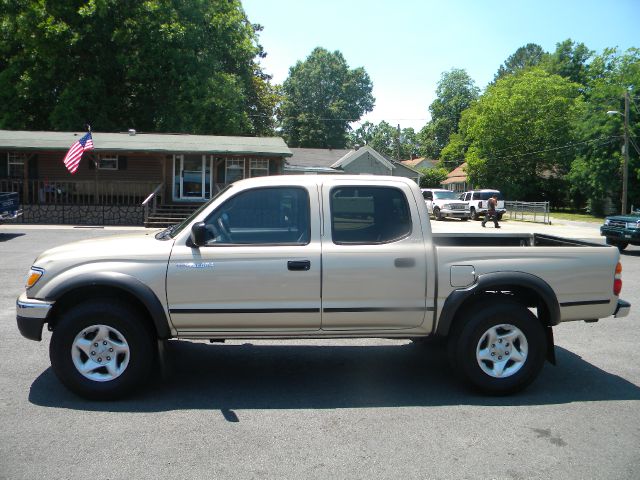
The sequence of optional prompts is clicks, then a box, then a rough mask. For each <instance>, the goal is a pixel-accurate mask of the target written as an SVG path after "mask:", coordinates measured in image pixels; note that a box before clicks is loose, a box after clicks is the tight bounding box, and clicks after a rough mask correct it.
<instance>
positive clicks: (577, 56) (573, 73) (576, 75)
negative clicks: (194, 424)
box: [540, 39, 594, 85]
mask: <svg viewBox="0 0 640 480" xmlns="http://www.w3.org/2000/svg"><path fill="white" fill-rule="evenodd" d="M593 55H594V52H593V50H589V49H588V48H587V46H586V45H585V44H584V43H576V42H573V41H572V40H571V39H567V40H565V41H563V42H560V43H558V44H557V45H556V50H555V51H554V52H553V53H551V54H549V55H545V56H544V58H543V59H542V61H541V62H540V66H541V67H542V68H544V69H545V70H546V71H547V72H549V73H555V74H556V75H560V76H561V77H564V78H567V79H569V80H571V81H572V82H575V83H578V84H580V85H585V84H586V83H587V75H588V69H589V59H590V58H591V57H593Z"/></svg>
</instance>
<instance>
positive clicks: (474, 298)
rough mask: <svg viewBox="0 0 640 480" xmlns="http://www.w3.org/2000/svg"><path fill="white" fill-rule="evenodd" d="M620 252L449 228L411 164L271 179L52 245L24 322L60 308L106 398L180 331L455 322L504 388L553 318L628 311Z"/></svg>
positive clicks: (57, 365)
mask: <svg viewBox="0 0 640 480" xmlns="http://www.w3.org/2000/svg"><path fill="white" fill-rule="evenodd" d="M619 257H620V253H619V252H618V250H616V249H615V248H611V247H607V246H606V245H601V244H593V243H586V242H581V241H576V240H569V239H563V238H559V237H552V236H547V235H540V234H483V233H480V232H478V233H476V234H468V233H465V234H439V235H434V234H433V233H432V232H431V226H430V222H429V221H428V215H427V208H426V204H425V202H424V200H423V197H422V193H421V191H420V189H419V188H418V186H417V185H416V184H415V183H414V182H413V181H411V180H409V179H406V178H403V177H380V176H360V175H358V176H332V175H327V176H322V175H317V176H316V175H313V176H311V175H310V176H289V175H277V176H268V177H258V178H251V179H247V180H241V181H238V182H236V183H233V184H231V185H229V186H228V187H227V188H226V189H225V190H223V191H222V192H220V193H219V194H218V195H217V196H216V197H214V198H213V199H211V200H210V201H209V202H208V203H206V204H204V205H203V206H202V207H201V208H200V209H199V210H198V211H196V212H195V213H194V214H193V215H192V216H191V217H189V218H188V219H186V220H185V221H184V222H182V223H180V224H177V225H174V226H172V227H170V228H167V229H165V230H162V231H153V232H149V233H139V234H130V235H123V236H115V237H108V238H103V239H93V240H85V241H82V242H76V243H71V244H68V245H63V246H60V247H56V248H53V249H50V250H48V251H46V252H44V253H43V254H41V255H40V256H39V257H38V258H37V259H36V260H35V262H34V264H33V266H32V267H31V270H30V271H29V274H28V277H27V282H26V290H25V292H24V293H22V294H21V295H20V297H19V298H18V300H17V323H18V328H19V330H20V332H21V333H22V335H23V336H25V337H26V338H29V339H33V340H41V339H42V329H43V326H44V324H45V323H47V324H48V328H49V330H52V331H53V333H52V337H51V344H50V347H49V351H50V359H51V365H52V367H53V371H54V372H55V374H56V375H57V377H58V378H59V379H60V381H61V382H62V383H63V384H64V385H66V386H67V387H68V388H69V389H70V390H72V391H74V392H75V393H77V394H79V395H82V396H85V397H87V398H93V399H108V398H116V397H121V396H123V395H125V394H127V393H129V392H130V391H131V390H132V389H134V388H135V387H137V386H138V385H140V384H142V383H143V381H144V380H146V379H147V378H149V377H150V373H151V371H152V369H153V368H154V366H155V365H158V363H159V362H157V359H158V357H159V356H160V355H161V354H162V353H161V352H162V351H164V349H163V348H161V346H162V345H163V342H164V341H165V340H166V339H170V338H178V339H201V340H202V339H209V340H212V341H224V340H225V339H248V338H262V339H274V338H280V339H282V338H289V339H291V338H296V339H299V338H363V337H382V338H397V339H416V340H417V339H423V338H426V337H442V338H445V339H447V341H448V343H449V354H450V359H451V362H452V365H453V367H454V369H455V371H456V372H457V373H458V374H459V375H460V376H461V377H462V378H463V379H464V380H466V381H467V382H468V383H469V384H470V385H472V386H474V387H476V388H478V389H480V390H482V391H484V392H487V393H491V394H506V393H511V392H515V391H518V390H520V389H522V388H524V387H525V386H527V385H528V384H529V383H531V382H532V381H533V380H534V379H535V378H536V377H537V376H538V374H539V372H540V370H541V369H542V367H543V364H544V360H545V358H546V359H548V360H550V361H551V362H554V358H555V357H554V345H553V331H552V327H554V326H555V325H558V324H559V323H560V322H568V321H575V320H589V321H595V320H597V319H599V318H604V317H609V316H611V315H613V316H615V317H623V316H626V315H628V313H629V310H630V305H629V304H628V303H627V302H625V301H623V300H621V299H619V294H620V290H621V288H622V280H621V279H620V276H621V269H622V267H621V265H620V263H619ZM425 367H426V368H428V367H427V366H425ZM578 373H579V372H578Z"/></svg>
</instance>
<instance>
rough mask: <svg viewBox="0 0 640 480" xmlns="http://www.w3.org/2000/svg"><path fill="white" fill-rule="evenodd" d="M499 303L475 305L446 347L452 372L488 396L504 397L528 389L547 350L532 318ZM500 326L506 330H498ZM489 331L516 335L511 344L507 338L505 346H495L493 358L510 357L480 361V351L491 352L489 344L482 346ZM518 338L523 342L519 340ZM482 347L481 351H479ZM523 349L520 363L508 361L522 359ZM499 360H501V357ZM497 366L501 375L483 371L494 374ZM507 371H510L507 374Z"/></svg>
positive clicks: (541, 330) (525, 311) (512, 305)
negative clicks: (499, 364) (500, 369)
mask: <svg viewBox="0 0 640 480" xmlns="http://www.w3.org/2000/svg"><path fill="white" fill-rule="evenodd" d="M499 302H500V303H495V304H492V305H487V306H482V305H478V304H475V307H474V309H469V310H467V311H466V312H464V313H463V314H462V315H461V316H460V318H459V319H458V321H457V322H456V325H455V327H454V330H453V331H452V332H451V334H450V338H449V345H448V347H449V348H448V350H449V360H450V362H451V364H452V367H453V368H454V370H455V371H456V373H457V374H458V375H459V376H460V377H462V379H463V380H465V381H466V382H467V383H468V384H469V385H471V386H472V387H474V388H476V389H478V390H480V391H482V392H484V393H487V394H491V395H507V394H510V393H514V392H517V391H520V390H522V389H524V388H525V387H526V386H528V385H529V384H530V383H531V382H533V381H534V380H535V379H536V377H537V376H538V374H539V373H540V370H541V369H542V367H543V365H544V361H545V356H546V351H547V340H546V336H545V332H544V327H543V326H542V324H541V323H540V321H539V320H538V319H537V318H536V316H535V315H533V314H532V313H531V312H530V311H529V310H528V309H526V308H525V307H523V306H522V305H519V304H517V303H514V302H511V301H499ZM502 325H504V326H506V327H507V328H506V329H504V328H502V327H500V326H502ZM489 331H495V332H498V333H499V332H502V331H504V332H511V333H513V332H516V331H517V332H518V338H517V339H516V340H515V341H514V342H513V343H514V344H513V345H510V344H509V343H508V341H509V340H508V337H507V341H506V342H505V343H503V342H502V341H501V342H500V345H496V346H497V348H498V353H496V355H505V353H506V355H511V357H510V358H509V359H506V360H504V361H502V362H496V363H493V361H492V360H481V359H480V356H481V355H480V353H479V352H480V351H485V352H489V351H492V350H493V349H492V348H491V347H492V346H493V344H492V345H488V344H485V343H483V342H486V341H487V338H488V336H487V334H488V332H489ZM520 334H521V335H520ZM522 337H524V340H525V342H523V341H522V340H521V339H522ZM496 338H500V337H496ZM525 343H526V345H525ZM483 344H484V345H485V348H482V345H483ZM496 344H497V342H496ZM505 345H506V346H507V347H506V348H505ZM499 349H502V350H499ZM509 349H510V351H509ZM523 350H524V351H525V352H526V354H525V355H524V356H523V360H522V361H515V362H514V361H512V360H511V358H515V354H516V353H518V355H519V356H522V351H523ZM492 354H493V351H492ZM489 358H495V357H489ZM499 358H500V359H502V357H501V356H500V357H499ZM498 363H502V364H503V365H505V366H504V367H503V368H504V371H503V373H502V374H501V375H502V376H498V377H496V376H492V375H491V374H490V373H487V372H486V371H485V370H493V373H494V374H495V373H496V371H495V369H496V366H497V365H498ZM481 365H482V366H481ZM509 370H514V371H513V373H510V372H509Z"/></svg>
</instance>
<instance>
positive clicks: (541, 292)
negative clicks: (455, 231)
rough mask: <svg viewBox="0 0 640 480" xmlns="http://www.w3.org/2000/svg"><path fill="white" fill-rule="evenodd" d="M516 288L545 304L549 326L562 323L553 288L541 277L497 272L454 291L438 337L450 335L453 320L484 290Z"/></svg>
mask: <svg viewBox="0 0 640 480" xmlns="http://www.w3.org/2000/svg"><path fill="white" fill-rule="evenodd" d="M506 285H508V286H515V287H522V288H527V289H529V290H532V291H533V292H535V293H536V294H537V295H538V296H539V297H540V298H541V299H542V301H543V302H544V304H545V306H546V307H547V310H548V312H549V326H554V325H558V324H559V323H560V304H559V303H558V298H557V297H556V294H555V292H554V291H553V288H551V286H549V284H548V283H547V282H545V281H544V280H543V279H541V278H540V277H537V276H535V275H532V274H530V273H525V272H495V273H487V274H484V275H480V276H479V277H478V280H477V281H476V283H474V284H473V285H472V286H470V287H467V288H464V289H460V290H454V291H453V292H451V294H450V295H449V296H448V297H447V299H446V300H445V302H444V305H443V307H442V312H441V313H440V319H439V321H438V326H437V328H436V335H441V336H446V335H448V334H449V330H450V328H451V325H452V324H453V319H454V318H455V315H456V313H457V312H458V310H459V309H460V307H461V306H462V305H463V304H464V302H465V301H466V300H468V299H469V298H471V297H472V296H473V295H475V294H477V293H478V292H481V291H483V290H491V289H492V288H495V287H505V286H506Z"/></svg>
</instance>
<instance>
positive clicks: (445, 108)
mask: <svg viewBox="0 0 640 480" xmlns="http://www.w3.org/2000/svg"><path fill="white" fill-rule="evenodd" d="M479 93H480V89H479V88H478V87H476V86H475V82H474V81H473V79H472V78H471V77H470V76H469V75H468V74H467V72H466V71H465V70H463V69H459V68H454V69H452V70H450V71H448V72H444V73H443V74H442V76H441V77H440V81H439V82H438V87H437V88H436V99H435V100H434V101H433V102H432V103H431V105H430V106H429V112H430V113H431V120H430V121H429V123H427V124H426V125H425V127H424V128H423V129H422V130H421V131H420V133H419V134H418V136H419V140H420V144H421V152H420V153H421V154H422V155H424V156H426V157H429V158H439V157H440V152H441V151H442V149H443V148H444V147H445V146H446V145H447V143H448V142H449V137H450V136H451V134H453V133H455V132H457V131H458V122H459V121H460V116H461V115H462V112H463V111H464V110H466V109H467V108H468V107H469V106H470V105H471V104H472V102H473V101H474V100H475V99H476V98H478V95H479Z"/></svg>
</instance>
